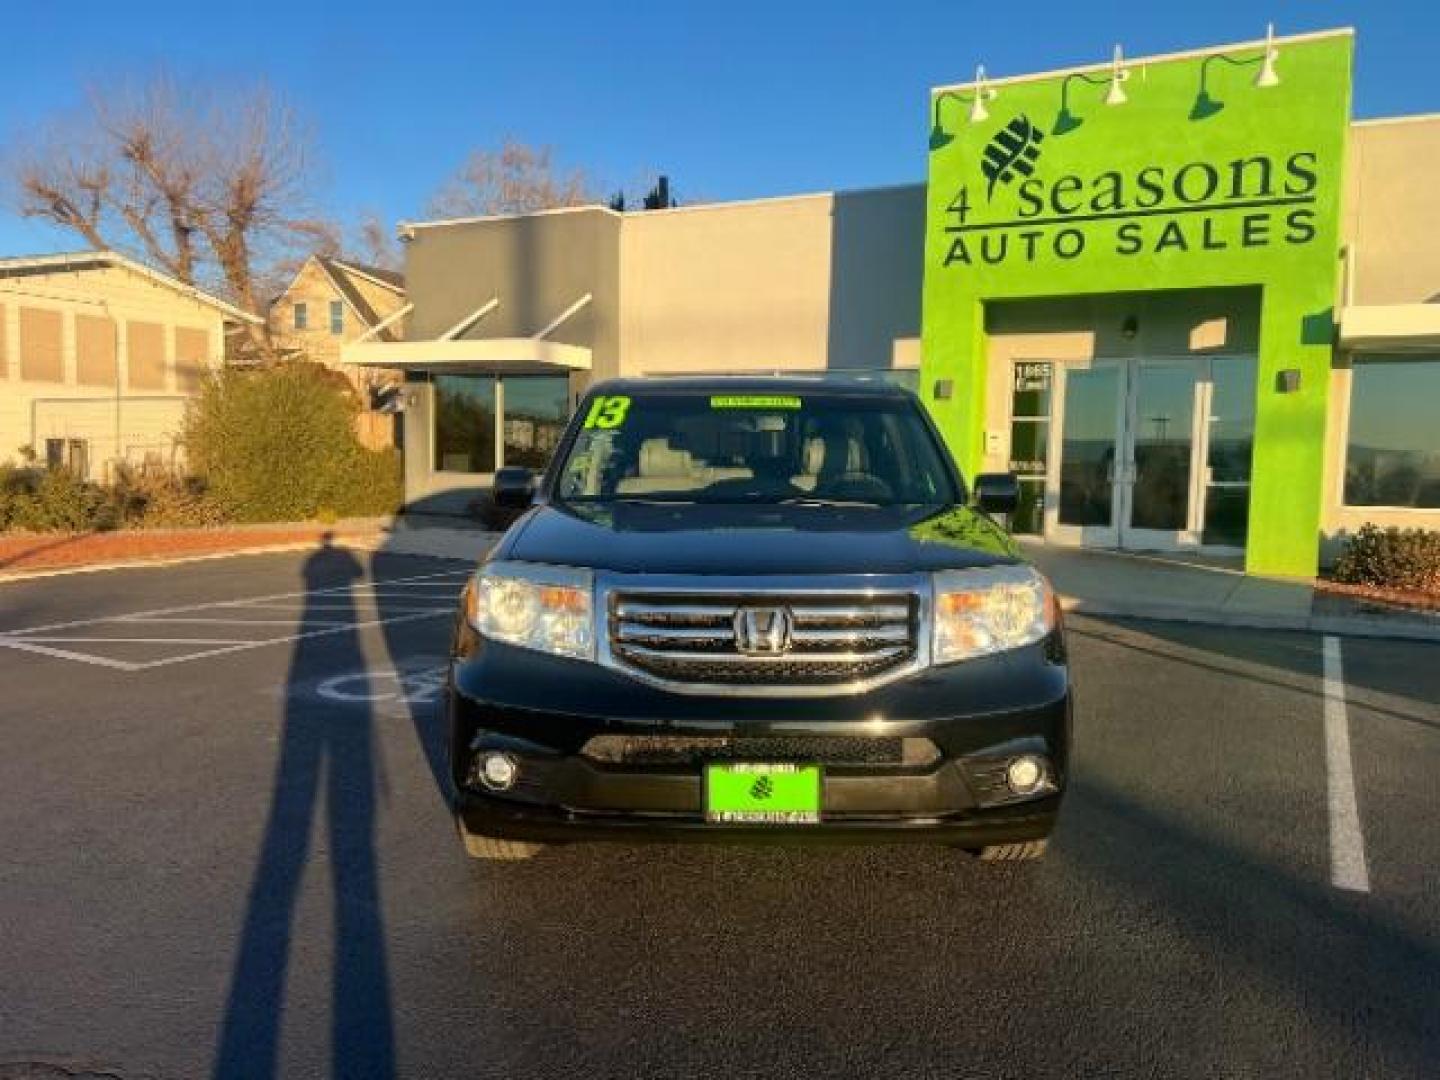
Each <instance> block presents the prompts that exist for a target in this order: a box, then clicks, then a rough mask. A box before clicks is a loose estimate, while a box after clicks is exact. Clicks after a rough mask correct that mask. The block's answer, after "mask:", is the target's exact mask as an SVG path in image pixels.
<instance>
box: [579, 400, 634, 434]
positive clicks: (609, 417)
mask: <svg viewBox="0 0 1440 1080" xmlns="http://www.w3.org/2000/svg"><path fill="white" fill-rule="evenodd" d="M629 411H630V399H629V398H628V397H622V396H620V395H616V396H615V397H597V398H596V399H595V400H594V401H592V402H591V403H590V411H589V412H588V413H586V414H585V427H586V428H607V429H608V428H618V427H619V426H620V425H621V424H623V423H624V422H625V414H626V413H628V412H629Z"/></svg>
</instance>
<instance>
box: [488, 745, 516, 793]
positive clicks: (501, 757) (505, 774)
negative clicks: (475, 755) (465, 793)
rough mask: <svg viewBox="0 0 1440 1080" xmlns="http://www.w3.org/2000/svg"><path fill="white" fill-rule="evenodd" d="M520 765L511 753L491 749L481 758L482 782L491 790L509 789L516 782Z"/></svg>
mask: <svg viewBox="0 0 1440 1080" xmlns="http://www.w3.org/2000/svg"><path fill="white" fill-rule="evenodd" d="M519 771H520V770H519V767H518V766H517V765H516V764H515V759H514V758H512V757H511V756H510V755H509V754H502V753H499V752H498V751H491V752H490V753H488V754H486V755H484V756H483V757H482V758H481V759H480V782H481V783H482V784H484V785H485V786H486V787H487V788H489V789H490V790H491V791H507V790H509V789H510V788H511V787H513V786H514V784H515V774H516V773H518V772H519Z"/></svg>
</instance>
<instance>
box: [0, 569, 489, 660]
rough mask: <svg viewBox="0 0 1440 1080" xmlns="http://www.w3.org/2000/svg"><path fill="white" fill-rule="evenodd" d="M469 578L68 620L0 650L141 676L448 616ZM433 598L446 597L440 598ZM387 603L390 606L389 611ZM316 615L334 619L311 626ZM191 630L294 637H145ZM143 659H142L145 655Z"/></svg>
mask: <svg viewBox="0 0 1440 1080" xmlns="http://www.w3.org/2000/svg"><path fill="white" fill-rule="evenodd" d="M469 574H470V571H469V570H446V571H441V572H438V573H434V574H416V575H413V576H408V577H400V578H383V579H381V580H379V581H373V582H354V583H347V584H345V585H338V586H334V587H331V588H324V589H309V590H302V591H299V592H286V593H274V594H270V595H267V596H252V597H242V598H239V599H233V600H212V601H209V602H206V603H199V604H186V605H180V606H176V607H168V608H155V609H151V610H148V611H132V612H127V613H125V614H123V615H105V616H99V617H94V618H89V619H72V620H69V621H68V622H59V623H48V624H46V625H43V626H30V627H25V628H24V629H20V630H0V649H15V650H18V651H21V652H30V653H36V654H39V655H42V656H52V657H55V658H57V659H62V660H73V661H76V662H78V663H83V664H91V665H94V666H96V667H105V668H111V669H114V670H118V671H145V670H148V669H150V668H156V667H164V666H167V665H169V664H179V663H185V662H187V661H190V660H200V659H204V658H206V657H211V656H219V655H222V654H225V653H232V652H241V651H244V650H247V649H258V648H262V647H264V646H267V645H283V644H287V643H290V642H295V641H303V640H307V639H309V638H317V637H325V636H326V635H329V634H339V633H344V632H346V631H358V630H365V629H369V628H371V627H376V626H387V625H390V624H393V623H405V622H413V621H415V620H417V619H433V618H436V617H438V616H442V615H444V616H448V615H452V614H453V613H454V610H455V606H454V597H455V594H456V592H457V591H458V586H459V585H460V582H461V580H462V579H463V578H465V577H468V576H469ZM422 590H424V591H422ZM436 590H444V592H443V594H442V593H440V592H438V591H436ZM391 598H393V599H394V601H395V602H393V603H392V602H391ZM290 612H293V613H294V617H291V618H285V617H279V616H283V614H284V613H290ZM316 615H325V616H332V617H326V618H315V617H314V616H316ZM252 616H253V617H252ZM194 624H204V625H211V626H215V627H216V628H217V629H218V630H219V631H220V632H221V633H224V632H225V630H226V629H229V630H231V631H238V630H240V629H241V628H242V627H262V628H263V627H288V628H290V629H291V630H293V631H294V632H293V633H288V634H280V635H278V636H274V637H263V638H258V639H257V638H242V637H160V636H149V635H147V634H146V631H147V630H150V631H151V633H152V634H153V633H157V632H158V633H164V632H165V628H166V627H168V626H174V627H175V628H176V630H177V631H179V632H180V633H184V632H185V631H184V630H183V629H181V627H182V626H184V625H194ZM86 629H89V630H90V631H91V634H92V635H93V634H95V633H97V632H103V631H104V630H110V629H114V630H116V631H117V632H118V633H119V634H127V633H128V634H134V635H136V636H133V637H118V636H117V637H100V636H91V635H85V636H71V633H70V632H75V633H76V634H77V635H80V634H84V633H85V630H86ZM190 632H191V633H195V632H196V631H195V630H192V631H190ZM199 632H200V633H204V631H199ZM263 632H266V633H271V632H273V631H263ZM77 645H89V646H116V645H118V646H125V647H130V648H138V649H141V650H144V649H147V648H154V647H156V646H166V645H168V646H174V647H176V648H181V649H185V650H187V651H184V652H181V653H180V654H179V655H167V656H163V657H160V658H158V659H155V660H122V659H118V658H116V657H113V656H107V655H103V654H101V653H97V652H92V651H90V650H88V649H85V650H81V649H76V648H72V647H70V646H77ZM60 646H67V647H65V648H61V647H60ZM141 655H144V653H143V651H142V653H141Z"/></svg>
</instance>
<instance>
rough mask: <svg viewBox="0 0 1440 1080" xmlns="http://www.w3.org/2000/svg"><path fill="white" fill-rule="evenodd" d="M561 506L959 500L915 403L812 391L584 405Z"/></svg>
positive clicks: (674, 394) (671, 393)
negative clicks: (589, 504) (647, 503)
mask: <svg viewBox="0 0 1440 1080" xmlns="http://www.w3.org/2000/svg"><path fill="white" fill-rule="evenodd" d="M582 424H583V426H582V428H581V430H580V432H579V434H578V437H577V438H576V439H575V441H574V443H573V444H572V445H571V447H570V451H569V453H568V454H567V455H566V457H565V459H564V461H563V462H562V463H561V465H560V467H559V471H558V474H557V475H558V484H557V489H556V494H557V497H558V499H559V500H560V501H563V502H575V503H597V502H617V501H619V502H624V501H644V502H687V503H712V504H723V503H758V504H781V503H811V502H817V503H837V504H841V503H851V504H860V505H870V506H901V505H926V506H932V505H934V506H938V505H947V504H950V503H953V502H956V501H958V495H959V493H958V491H957V490H956V485H955V482H954V480H953V478H952V474H951V471H950V470H949V468H947V466H946V463H945V460H944V458H943V457H942V451H941V449H940V447H939V446H938V445H937V443H936V439H935V436H934V435H933V433H932V431H931V429H930V427H929V426H928V425H927V424H926V423H925V422H924V420H923V419H922V417H921V415H920V406H919V404H918V403H917V402H915V401H914V400H913V399H908V398H904V397H899V396H883V397H882V396H875V397H866V396H862V395H856V394H842V393H834V392H826V391H824V390H819V391H817V392H815V393H809V392H806V393H800V394H753V393H752V394H741V393H720V392H701V391H677V390H659V389H657V390H655V391H651V392H643V393H631V394H625V395H610V396H606V395H602V396H598V397H595V398H592V399H591V401H590V402H589V404H588V405H587V406H586V407H585V412H584V416H583V420H582Z"/></svg>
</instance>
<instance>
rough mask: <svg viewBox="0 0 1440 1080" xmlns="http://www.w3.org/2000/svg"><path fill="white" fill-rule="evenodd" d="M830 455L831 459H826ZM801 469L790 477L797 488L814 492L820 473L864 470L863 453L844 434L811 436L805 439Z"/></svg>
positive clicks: (828, 473)
mask: <svg viewBox="0 0 1440 1080" xmlns="http://www.w3.org/2000/svg"><path fill="white" fill-rule="evenodd" d="M832 456H833V460H828V458H830V457H832ZM801 465H802V467H803V469H804V471H803V472H800V473H797V474H796V475H794V476H792V477H791V478H790V483H792V484H794V485H795V486H796V487H797V488H799V489H800V490H801V491H814V490H815V486H816V485H817V484H818V483H819V482H820V474H821V473H822V472H823V473H826V474H827V475H829V476H832V477H835V476H840V475H842V474H844V473H856V472H861V471H863V469H864V452H863V450H862V448H861V446H860V444H859V443H858V442H856V441H855V439H853V438H850V437H849V436H845V435H812V436H811V437H810V438H808V439H806V440H805V456H804V460H803V461H802V462H801Z"/></svg>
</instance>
